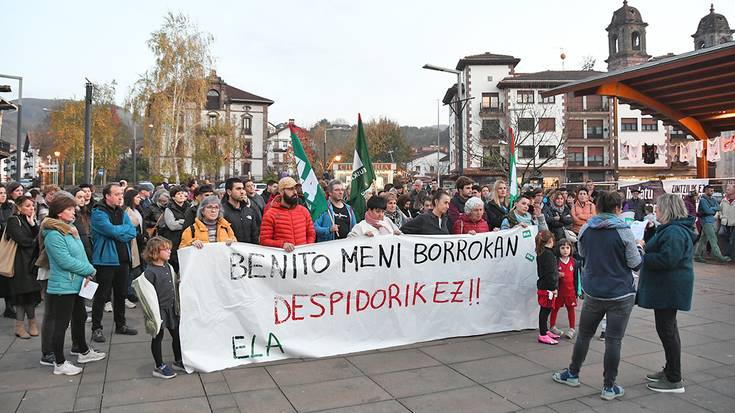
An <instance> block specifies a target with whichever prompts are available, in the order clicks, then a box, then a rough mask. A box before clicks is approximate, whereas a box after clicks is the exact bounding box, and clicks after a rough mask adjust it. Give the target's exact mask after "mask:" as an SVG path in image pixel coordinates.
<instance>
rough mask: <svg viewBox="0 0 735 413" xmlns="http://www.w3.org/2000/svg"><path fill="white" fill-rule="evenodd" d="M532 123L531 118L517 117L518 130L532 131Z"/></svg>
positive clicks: (533, 128)
mask: <svg viewBox="0 0 735 413" xmlns="http://www.w3.org/2000/svg"><path fill="white" fill-rule="evenodd" d="M534 123H535V122H534V121H533V118H518V130H519V131H524V132H533V131H534V130H535V129H536V128H535V127H534V126H535V125H534Z"/></svg>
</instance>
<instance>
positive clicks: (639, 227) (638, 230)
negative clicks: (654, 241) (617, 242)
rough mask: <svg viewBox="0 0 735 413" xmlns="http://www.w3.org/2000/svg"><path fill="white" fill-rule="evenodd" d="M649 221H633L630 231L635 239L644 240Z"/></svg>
mask: <svg viewBox="0 0 735 413" xmlns="http://www.w3.org/2000/svg"><path fill="white" fill-rule="evenodd" d="M647 225H648V221H633V222H631V223H630V229H631V231H633V235H635V239H637V240H638V239H641V240H642V239H643V235H644V234H645V233H646V226H647Z"/></svg>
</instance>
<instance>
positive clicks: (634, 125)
mask: <svg viewBox="0 0 735 413" xmlns="http://www.w3.org/2000/svg"><path fill="white" fill-rule="evenodd" d="M620 130H621V131H623V132H634V131H637V130H638V119H636V118H622V119H620Z"/></svg>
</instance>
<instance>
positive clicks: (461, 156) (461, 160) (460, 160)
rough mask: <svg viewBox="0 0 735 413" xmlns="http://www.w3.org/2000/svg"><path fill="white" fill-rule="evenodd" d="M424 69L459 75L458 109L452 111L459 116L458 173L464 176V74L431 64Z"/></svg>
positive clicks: (457, 126) (457, 127)
mask: <svg viewBox="0 0 735 413" xmlns="http://www.w3.org/2000/svg"><path fill="white" fill-rule="evenodd" d="M422 69H428V70H436V71H438V72H445V73H452V74H455V75H457V100H456V102H455V103H456V104H457V107H456V109H452V110H453V111H454V113H455V115H456V116H457V120H458V122H457V124H456V125H455V126H456V127H455V129H456V130H457V153H458V154H459V156H458V157H457V172H458V173H459V175H462V174H464V153H463V152H464V141H463V139H462V130H463V128H462V126H463V119H462V109H463V106H462V105H463V104H464V99H463V96H462V94H463V90H462V89H463V88H462V72H461V71H459V70H455V69H450V68H448V67H441V66H436V65H432V64H429V63H427V64H425V65H423V66H422ZM450 108H451V106H450ZM437 169H438V166H437ZM437 181H438V180H437Z"/></svg>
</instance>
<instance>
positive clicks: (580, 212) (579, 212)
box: [572, 201, 597, 234]
mask: <svg viewBox="0 0 735 413" xmlns="http://www.w3.org/2000/svg"><path fill="white" fill-rule="evenodd" d="M596 214H597V209H596V208H595V204H593V203H592V202H590V201H587V202H586V203H585V205H584V206H582V205H580V203H579V202H575V203H574V207H573V208H572V231H574V232H575V233H576V234H579V230H580V229H582V225H584V224H586V223H587V221H588V220H589V219H590V218H592V217H593V216H595V215H596Z"/></svg>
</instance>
